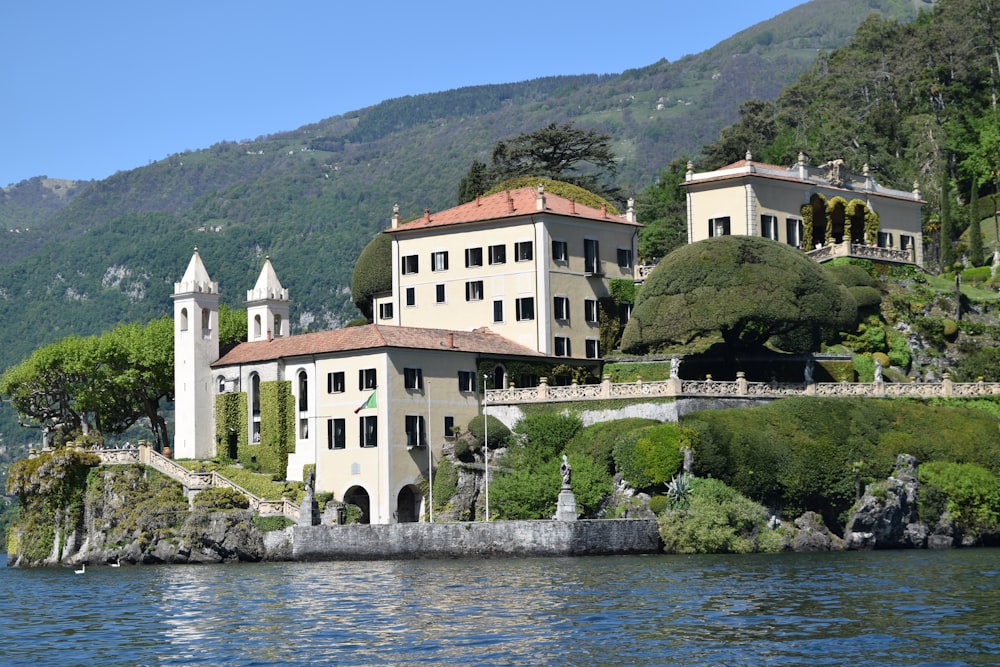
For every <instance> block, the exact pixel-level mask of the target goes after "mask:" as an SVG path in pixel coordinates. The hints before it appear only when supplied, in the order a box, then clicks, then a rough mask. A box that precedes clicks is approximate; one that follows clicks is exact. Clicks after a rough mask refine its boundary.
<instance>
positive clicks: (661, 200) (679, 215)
mask: <svg viewBox="0 0 1000 667" xmlns="http://www.w3.org/2000/svg"><path fill="white" fill-rule="evenodd" d="M687 163H688V160H687V158H686V157H680V158H677V159H676V160H674V161H673V162H671V163H670V164H669V165H668V166H667V168H666V169H664V170H663V173H662V174H660V178H659V179H657V181H656V183H654V184H653V185H651V186H649V187H648V188H646V189H645V190H643V191H642V192H640V193H639V196H638V197H637V198H636V202H635V209H636V211H635V212H636V216H637V217H638V220H639V222H641V223H642V224H643V225H645V227H643V228H642V229H641V230H640V231H639V254H640V255H641V256H642V258H643V260H644V261H653V260H657V259H659V258H661V257H665V256H666V255H668V254H669V253H670V251H671V250H673V249H675V248H677V247H679V246H681V245H683V244H684V243H686V242H687V195H686V194H685V192H684V188H683V184H684V178H685V174H686V173H687Z"/></svg>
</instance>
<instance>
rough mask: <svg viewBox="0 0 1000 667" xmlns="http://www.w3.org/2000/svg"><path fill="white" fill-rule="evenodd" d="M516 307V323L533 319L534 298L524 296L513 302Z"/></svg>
mask: <svg viewBox="0 0 1000 667" xmlns="http://www.w3.org/2000/svg"><path fill="white" fill-rule="evenodd" d="M515 305H516V307H517V321H518V322H521V321H524V320H533V319H535V298H534V297H530V296H526V297H522V298H520V299H518V300H517V301H516V302H515Z"/></svg>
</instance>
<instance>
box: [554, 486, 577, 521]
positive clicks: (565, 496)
mask: <svg viewBox="0 0 1000 667" xmlns="http://www.w3.org/2000/svg"><path fill="white" fill-rule="evenodd" d="M556 521H576V498H575V497H574V496H573V492H572V491H571V490H569V489H563V490H562V491H560V492H559V502H558V503H557V504H556Z"/></svg>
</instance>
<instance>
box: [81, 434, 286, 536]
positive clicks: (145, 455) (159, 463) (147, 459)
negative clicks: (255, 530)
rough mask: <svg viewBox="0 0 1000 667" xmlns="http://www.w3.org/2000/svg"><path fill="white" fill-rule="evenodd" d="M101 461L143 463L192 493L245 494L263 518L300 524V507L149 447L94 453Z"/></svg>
mask: <svg viewBox="0 0 1000 667" xmlns="http://www.w3.org/2000/svg"><path fill="white" fill-rule="evenodd" d="M94 453H95V454H97V455H98V456H99V457H100V458H101V464H102V465H126V464H129V463H143V464H145V465H148V466H149V467H150V468H153V469H154V470H158V471H159V472H162V473H163V474H164V475H166V476H167V477H170V478H171V479H174V480H177V481H178V482H180V483H181V484H182V485H183V486H184V488H185V489H187V490H189V491H200V490H202V489H209V488H224V489H233V490H234V491H237V492H238V493H241V494H243V495H244V496H245V497H246V498H247V500H248V501H249V502H250V509H251V510H253V511H254V512H255V513H257V514H259V515H260V516H283V517H285V518H286V519H289V520H291V521H293V522H295V523H298V521H299V506H298V505H296V504H295V503H293V502H292V501H290V500H288V499H287V498H282V499H281V500H266V499H264V498H260V497H258V496H255V495H254V494H252V493H250V492H249V491H247V490H246V489H244V488H243V487H242V486H240V485H239V484H237V483H235V482H233V481H232V480H229V479H226V478H225V477H223V476H222V475H220V474H219V473H218V472H215V471H212V472H195V471H193V470H188V469H187V468H185V467H184V466H182V465H180V464H179V463H177V462H175V461H172V460H170V459H168V458H167V457H165V456H163V455H162V454H159V453H158V452H156V451H154V450H153V448H152V447H150V446H149V445H139V447H138V448H136V449H98V450H95V451H94Z"/></svg>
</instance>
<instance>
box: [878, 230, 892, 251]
mask: <svg viewBox="0 0 1000 667" xmlns="http://www.w3.org/2000/svg"><path fill="white" fill-rule="evenodd" d="M878 247H879V248H891V247H892V232H879V233H878Z"/></svg>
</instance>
